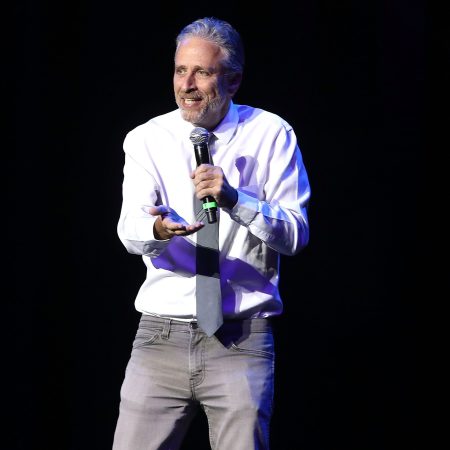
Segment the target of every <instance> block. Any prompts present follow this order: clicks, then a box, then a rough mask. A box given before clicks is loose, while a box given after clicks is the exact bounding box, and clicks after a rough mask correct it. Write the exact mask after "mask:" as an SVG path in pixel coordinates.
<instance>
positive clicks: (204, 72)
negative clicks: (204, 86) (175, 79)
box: [196, 70, 209, 78]
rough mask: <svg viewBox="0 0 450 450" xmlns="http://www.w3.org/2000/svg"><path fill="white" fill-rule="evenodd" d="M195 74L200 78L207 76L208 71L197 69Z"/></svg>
mask: <svg viewBox="0 0 450 450" xmlns="http://www.w3.org/2000/svg"><path fill="white" fill-rule="evenodd" d="M196 74H197V75H198V76H199V77H201V78H206V77H209V72H208V71H207V70H197V72H196Z"/></svg>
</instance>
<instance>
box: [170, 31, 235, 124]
mask: <svg viewBox="0 0 450 450" xmlns="http://www.w3.org/2000/svg"><path fill="white" fill-rule="evenodd" d="M223 60H224V55H223V54H222V51H221V49H220V48H219V47H218V46H217V45H215V44H213V43H211V42H209V41H206V40H204V39H201V38H197V37H195V38H188V39H186V40H184V41H183V42H182V43H181V45H180V46H179V47H178V50H177V52H176V53H175V71H174V75H173V87H174V92H175V101H176V103H177V105H178V107H179V108H180V110H181V114H182V117H183V119H184V120H187V121H188V122H191V123H193V124H194V125H196V126H201V127H204V128H206V129H209V130H212V129H213V128H214V127H215V126H216V125H217V124H218V123H219V122H220V121H221V120H222V119H223V117H224V116H225V114H226V113H227V111H228V107H229V104H230V100H231V98H232V97H233V95H234V93H235V92H236V90H237V87H238V85H239V82H237V83H236V81H235V80H236V78H234V82H231V83H230V78H229V76H228V75H226V74H225V73H224V69H223V65H222V61H223ZM239 80H240V77H239Z"/></svg>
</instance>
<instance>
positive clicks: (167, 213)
mask: <svg viewBox="0 0 450 450" xmlns="http://www.w3.org/2000/svg"><path fill="white" fill-rule="evenodd" d="M149 213H150V214H151V215H152V216H158V217H157V219H156V221H155V224H154V226H153V234H154V235H155V238H156V239H158V240H166V239H171V238H172V237H173V236H188V235H189V234H192V233H196V232H197V231H198V230H200V229H201V228H203V227H204V226H205V224H204V223H203V222H195V223H192V224H188V223H187V222H186V221H185V220H184V219H183V218H182V217H181V216H179V215H178V214H177V213H176V211H175V210H173V209H172V208H169V207H168V206H165V205H160V206H151V207H150V208H149Z"/></svg>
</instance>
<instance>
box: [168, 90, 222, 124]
mask: <svg viewBox="0 0 450 450" xmlns="http://www.w3.org/2000/svg"><path fill="white" fill-rule="evenodd" d="M224 100H225V97H223V96H222V95H220V96H218V97H216V98H215V99H213V100H211V101H209V102H207V103H206V104H205V106H203V107H202V108H201V109H200V110H198V111H190V110H185V109H182V108H180V111H181V117H182V118H183V119H184V120H186V121H187V122H190V123H192V124H193V125H197V126H202V125H204V124H206V123H208V122H210V121H211V120H212V121H216V118H218V119H222V117H221V108H222V107H223V105H224ZM177 104H178V102H177ZM178 107H180V105H179V104H178Z"/></svg>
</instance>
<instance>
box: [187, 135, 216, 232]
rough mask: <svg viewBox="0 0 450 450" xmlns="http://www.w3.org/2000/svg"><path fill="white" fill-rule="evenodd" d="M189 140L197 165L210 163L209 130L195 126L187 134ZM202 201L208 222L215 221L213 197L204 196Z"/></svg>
mask: <svg viewBox="0 0 450 450" xmlns="http://www.w3.org/2000/svg"><path fill="white" fill-rule="evenodd" d="M189 138H190V140H191V142H192V143H193V144H194V152H195V160H196V161H197V167H198V166H199V165H200V164H212V162H211V155H210V153H209V147H208V141H209V131H208V130H207V129H206V128H202V127H197V128H194V129H193V130H192V131H191V135H190V136H189ZM202 201H203V209H204V210H205V212H206V215H207V217H208V223H215V222H217V202H216V201H215V199H214V197H211V196H209V195H208V196H206V197H205V198H204V199H202Z"/></svg>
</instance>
